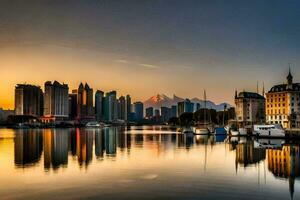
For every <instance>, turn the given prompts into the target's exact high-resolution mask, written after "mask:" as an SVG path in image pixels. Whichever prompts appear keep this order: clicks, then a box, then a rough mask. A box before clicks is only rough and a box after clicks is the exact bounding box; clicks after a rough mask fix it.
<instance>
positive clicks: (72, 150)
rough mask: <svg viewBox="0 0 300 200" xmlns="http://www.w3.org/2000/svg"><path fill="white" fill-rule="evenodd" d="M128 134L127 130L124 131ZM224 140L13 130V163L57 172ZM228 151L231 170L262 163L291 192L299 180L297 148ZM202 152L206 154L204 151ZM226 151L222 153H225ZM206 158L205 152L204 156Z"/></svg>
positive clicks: (239, 146)
mask: <svg viewBox="0 0 300 200" xmlns="http://www.w3.org/2000/svg"><path fill="white" fill-rule="evenodd" d="M127 131H128V130H127ZM225 139H226V137H224V136H222V137H220V136H219V138H217V137H208V136H196V137H193V136H186V135H182V134H130V133H127V134H126V133H125V128H116V127H115V128H106V129H45V130H31V129H28V130H15V139H14V150H15V151H14V160H15V166H16V167H23V168H26V167H30V166H33V165H35V164H37V163H39V162H40V160H41V156H42V155H43V161H44V169H45V171H48V170H50V169H53V170H57V169H59V168H60V167H67V166H68V159H70V157H73V158H74V159H75V160H77V163H78V166H80V167H82V166H86V167H88V165H89V164H90V163H91V162H92V160H93V157H95V158H96V160H101V159H106V158H109V157H110V158H113V157H116V156H117V154H118V152H119V153H122V152H125V153H127V154H128V155H130V153H131V149H132V148H133V147H134V148H135V149H138V148H141V149H143V148H153V149H156V151H168V149H169V148H173V149H174V148H175V149H182V150H185V151H189V149H192V148H193V147H197V146H199V145H200V146H201V145H205V146H208V145H210V146H213V145H214V144H216V143H218V142H221V143H222V141H223V140H225ZM228 144H229V150H233V151H235V154H236V156H235V158H236V159H235V162H236V163H235V167H236V168H237V167H238V165H240V166H241V167H243V168H247V167H248V166H251V165H256V164H258V163H259V162H261V161H264V160H266V159H267V160H266V161H267V163H268V170H269V171H270V172H272V174H273V175H274V176H275V177H278V178H285V179H288V180H289V182H290V190H291V192H293V182H294V181H295V178H297V177H299V176H300V165H299V162H300V150H299V145H288V144H285V145H283V146H282V148H278V146H277V147H276V148H275V149H270V148H267V149H266V148H264V147H263V146H262V145H259V144H260V143H259V141H254V140H242V141H237V142H231V143H230V142H229V143H228ZM205 150H207V149H206V148H205ZM225 151H226V149H225ZM205 156H206V152H205Z"/></svg>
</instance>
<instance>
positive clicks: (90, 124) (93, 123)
mask: <svg viewBox="0 0 300 200" xmlns="http://www.w3.org/2000/svg"><path fill="white" fill-rule="evenodd" d="M85 127H88V128H100V127H101V125H100V123H99V122H96V121H91V122H88V123H86V125H85Z"/></svg>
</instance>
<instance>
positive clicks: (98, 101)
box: [95, 90, 104, 121]
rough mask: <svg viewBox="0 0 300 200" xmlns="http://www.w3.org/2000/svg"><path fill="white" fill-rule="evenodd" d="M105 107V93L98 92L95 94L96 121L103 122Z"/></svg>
mask: <svg viewBox="0 0 300 200" xmlns="http://www.w3.org/2000/svg"><path fill="white" fill-rule="evenodd" d="M103 105H104V92H102V91H100V90H97V91H96V93H95V116H96V120H97V121H100V120H103Z"/></svg>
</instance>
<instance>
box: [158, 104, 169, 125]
mask: <svg viewBox="0 0 300 200" xmlns="http://www.w3.org/2000/svg"><path fill="white" fill-rule="evenodd" d="M160 113H161V120H162V122H167V121H168V120H169V119H170V115H171V109H170V108H168V107H161V108H160Z"/></svg>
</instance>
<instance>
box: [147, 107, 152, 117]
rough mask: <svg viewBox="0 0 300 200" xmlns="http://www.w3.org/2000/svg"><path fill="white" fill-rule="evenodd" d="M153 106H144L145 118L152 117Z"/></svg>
mask: <svg viewBox="0 0 300 200" xmlns="http://www.w3.org/2000/svg"><path fill="white" fill-rule="evenodd" d="M153 111H154V109H153V107H149V108H146V118H147V119H151V118H153Z"/></svg>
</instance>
